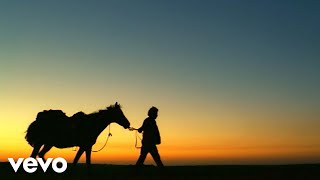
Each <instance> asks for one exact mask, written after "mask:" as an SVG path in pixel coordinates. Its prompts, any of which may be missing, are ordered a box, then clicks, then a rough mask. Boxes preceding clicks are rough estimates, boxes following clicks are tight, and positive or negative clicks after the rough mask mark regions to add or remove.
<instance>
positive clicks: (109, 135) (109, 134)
mask: <svg viewBox="0 0 320 180" xmlns="http://www.w3.org/2000/svg"><path fill="white" fill-rule="evenodd" d="M111 136H112V134H111V124H109V133H108V137H107V139H106V142H105V143H104V145H103V146H102V147H101V148H100V149H99V150H96V151H93V150H91V152H99V151H101V150H102V149H103V148H105V147H106V145H107V143H108V140H109V137H111Z"/></svg>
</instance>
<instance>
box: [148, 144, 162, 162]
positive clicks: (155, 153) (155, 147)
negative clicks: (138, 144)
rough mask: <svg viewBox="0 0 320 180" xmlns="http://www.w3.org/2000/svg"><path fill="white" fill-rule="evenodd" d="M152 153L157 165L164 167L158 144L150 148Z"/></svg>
mask: <svg viewBox="0 0 320 180" xmlns="http://www.w3.org/2000/svg"><path fill="white" fill-rule="evenodd" d="M150 154H151V156H152V157H153V160H154V161H155V162H156V164H157V166H158V167H163V164H162V161H161V158H160V155H159V152H158V149H157V146H156V145H154V146H152V148H150Z"/></svg>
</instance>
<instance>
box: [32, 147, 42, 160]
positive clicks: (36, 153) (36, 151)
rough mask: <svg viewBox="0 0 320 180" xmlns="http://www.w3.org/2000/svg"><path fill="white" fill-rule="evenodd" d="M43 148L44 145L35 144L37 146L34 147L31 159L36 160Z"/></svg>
mask: <svg viewBox="0 0 320 180" xmlns="http://www.w3.org/2000/svg"><path fill="white" fill-rule="evenodd" d="M41 146H42V144H35V145H34V146H33V150H32V153H31V155H30V157H32V158H36V157H37V155H38V152H39V150H40V148H41Z"/></svg>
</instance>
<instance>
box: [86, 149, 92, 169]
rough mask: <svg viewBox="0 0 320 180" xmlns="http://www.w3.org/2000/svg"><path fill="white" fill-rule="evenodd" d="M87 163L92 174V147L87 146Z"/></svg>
mask: <svg viewBox="0 0 320 180" xmlns="http://www.w3.org/2000/svg"><path fill="white" fill-rule="evenodd" d="M86 165H87V169H88V174H89V175H90V174H91V147H90V148H86Z"/></svg>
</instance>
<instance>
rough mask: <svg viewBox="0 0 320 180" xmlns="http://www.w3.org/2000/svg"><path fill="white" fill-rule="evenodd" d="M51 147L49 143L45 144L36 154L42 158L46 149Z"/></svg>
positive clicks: (48, 149)
mask: <svg viewBox="0 0 320 180" xmlns="http://www.w3.org/2000/svg"><path fill="white" fill-rule="evenodd" d="M51 148H52V146H51V145H47V144H45V145H44V146H43V148H42V149H41V151H40V152H39V154H38V155H39V157H40V158H42V159H44V155H45V154H46V153H47V152H48V151H50V149H51Z"/></svg>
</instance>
